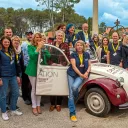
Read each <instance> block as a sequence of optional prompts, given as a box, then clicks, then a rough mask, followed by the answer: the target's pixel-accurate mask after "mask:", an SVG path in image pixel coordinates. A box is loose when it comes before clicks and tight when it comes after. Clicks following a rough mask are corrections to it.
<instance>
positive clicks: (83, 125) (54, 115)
mask: <svg viewBox="0 0 128 128" xmlns="http://www.w3.org/2000/svg"><path fill="white" fill-rule="evenodd" d="M44 104H45V105H44V107H42V109H43V113H42V114H41V115H39V116H37V117H36V116H34V115H33V114H32V113H31V106H27V105H25V104H24V103H23V101H22V99H21V98H19V101H18V106H20V108H21V109H22V111H23V113H24V114H23V115H22V116H20V117H18V116H15V117H14V116H10V120H9V121H3V120H2V119H1V117H0V128H128V110H118V109H116V110H112V112H111V113H110V114H109V115H108V116H107V117H106V118H99V117H95V116H92V115H90V114H88V113H87V112H86V111H85V108H84V105H83V104H78V105H77V118H78V122H76V123H74V122H71V121H70V119H69V113H68V112H69V111H68V108H67V105H66V103H65V104H64V105H63V108H62V111H61V112H57V111H56V110H55V111H53V112H49V106H50V104H49V101H48V98H44Z"/></svg>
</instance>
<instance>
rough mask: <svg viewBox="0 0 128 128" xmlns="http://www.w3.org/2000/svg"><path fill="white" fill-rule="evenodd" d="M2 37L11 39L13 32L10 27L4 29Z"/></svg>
mask: <svg viewBox="0 0 128 128" xmlns="http://www.w3.org/2000/svg"><path fill="white" fill-rule="evenodd" d="M4 36H8V37H10V38H12V36H13V32H12V29H11V28H10V27H8V28H5V29H4Z"/></svg>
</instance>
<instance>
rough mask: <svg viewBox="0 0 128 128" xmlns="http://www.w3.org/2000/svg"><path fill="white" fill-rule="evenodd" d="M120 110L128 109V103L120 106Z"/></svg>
mask: <svg viewBox="0 0 128 128" xmlns="http://www.w3.org/2000/svg"><path fill="white" fill-rule="evenodd" d="M119 109H128V102H127V103H125V104H121V105H119Z"/></svg>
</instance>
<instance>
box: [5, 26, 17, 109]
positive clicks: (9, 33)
mask: <svg viewBox="0 0 128 128" xmlns="http://www.w3.org/2000/svg"><path fill="white" fill-rule="evenodd" d="M4 36H7V37H9V38H12V36H13V31H12V28H10V27H7V28H5V29H4ZM10 97H11V90H10V88H8V91H7V98H6V108H7V110H10ZM16 108H17V109H19V107H18V106H16Z"/></svg>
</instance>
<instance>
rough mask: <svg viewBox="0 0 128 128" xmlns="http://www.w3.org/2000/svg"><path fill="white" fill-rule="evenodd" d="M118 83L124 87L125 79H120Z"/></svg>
mask: <svg viewBox="0 0 128 128" xmlns="http://www.w3.org/2000/svg"><path fill="white" fill-rule="evenodd" d="M117 82H118V83H120V85H119V86H121V87H122V86H123V85H124V78H123V77H119V78H118V79H117Z"/></svg>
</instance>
